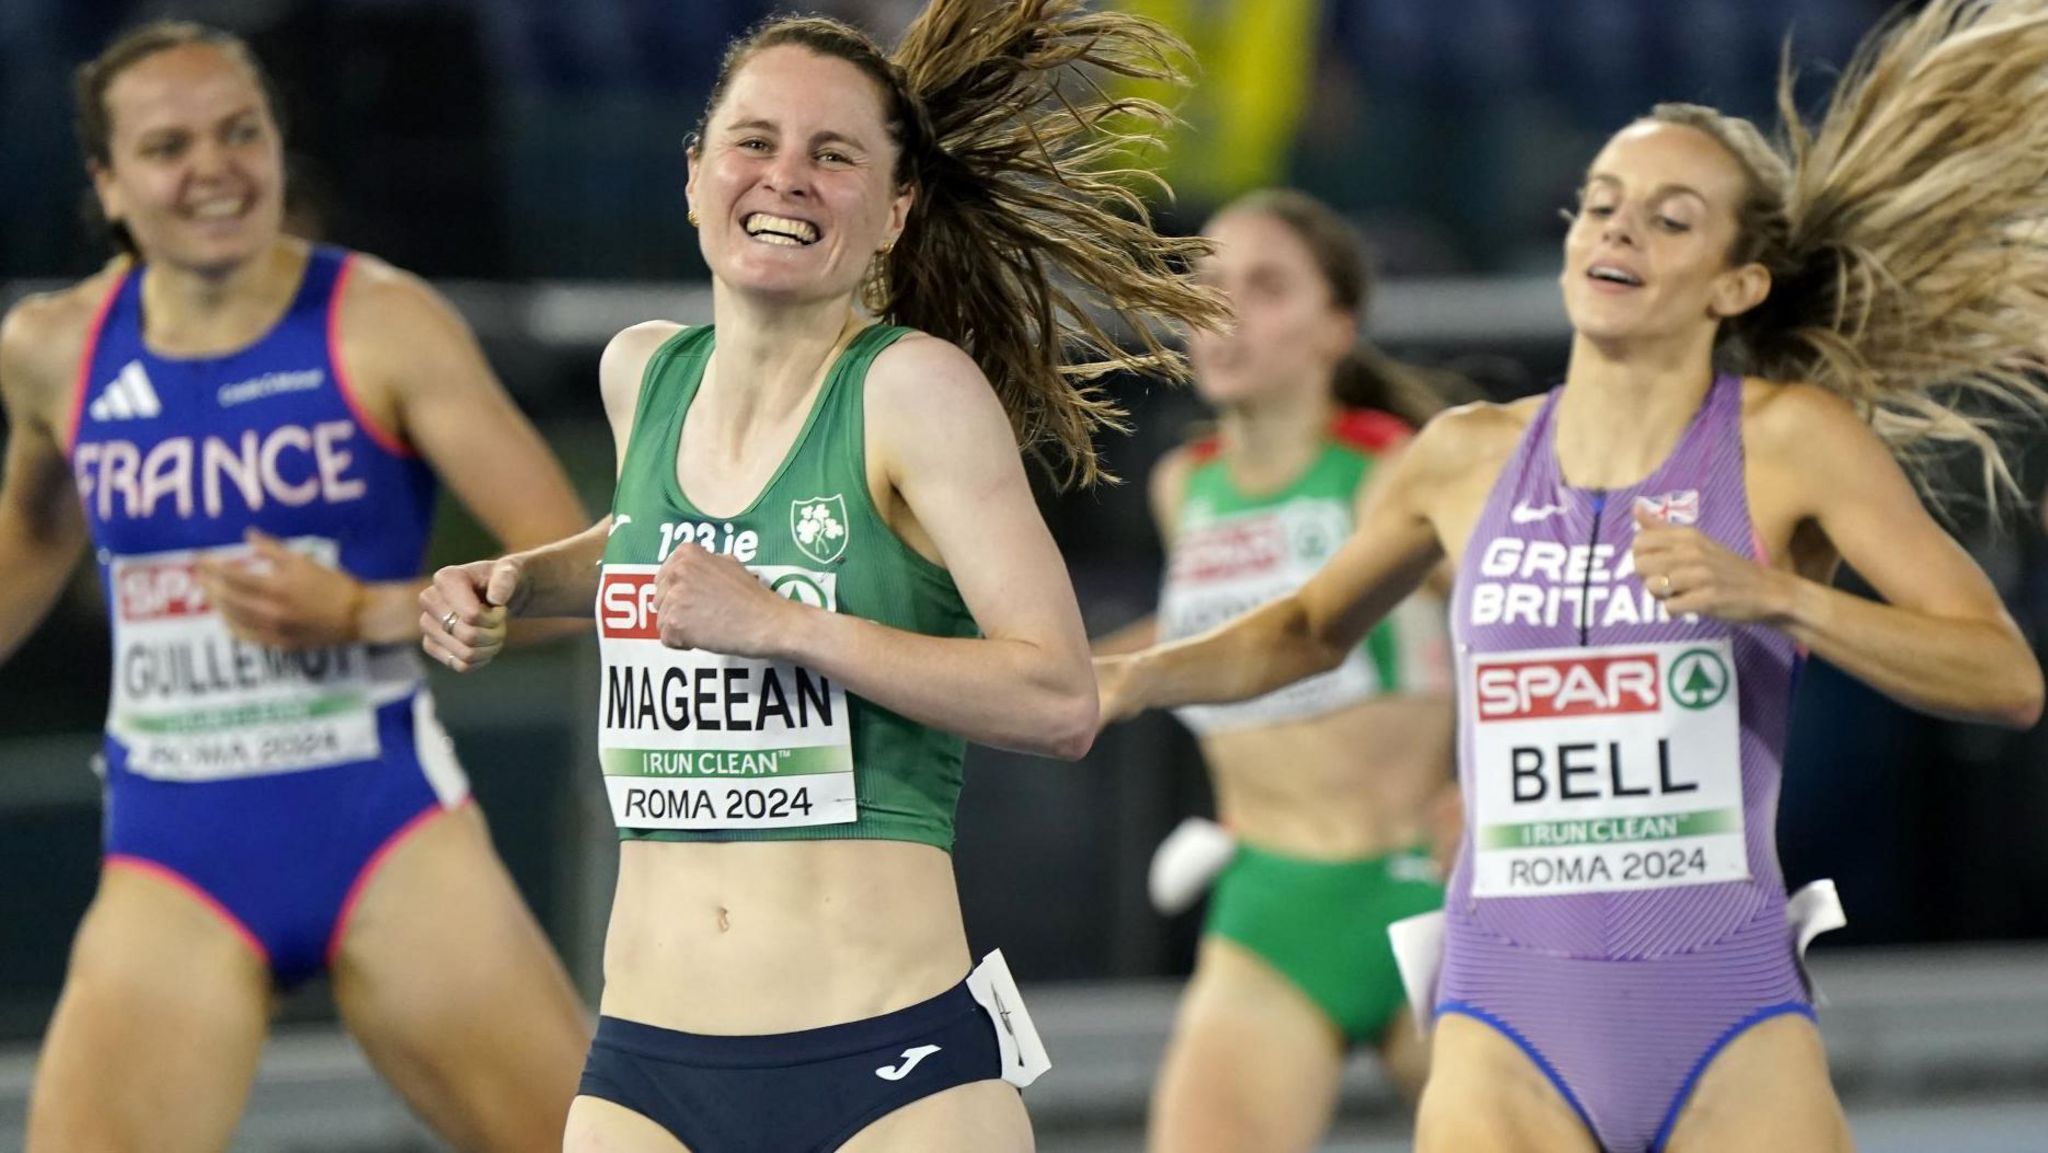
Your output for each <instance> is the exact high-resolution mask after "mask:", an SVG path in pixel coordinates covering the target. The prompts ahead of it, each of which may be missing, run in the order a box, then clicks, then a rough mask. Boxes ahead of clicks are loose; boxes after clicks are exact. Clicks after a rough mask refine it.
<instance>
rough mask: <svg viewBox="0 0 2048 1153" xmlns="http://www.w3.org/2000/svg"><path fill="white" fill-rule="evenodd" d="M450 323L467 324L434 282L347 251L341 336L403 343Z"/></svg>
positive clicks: (402, 345) (462, 327) (454, 325)
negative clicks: (347, 264)
mask: <svg viewBox="0 0 2048 1153" xmlns="http://www.w3.org/2000/svg"><path fill="white" fill-rule="evenodd" d="M451 327H452V328H454V329H455V330H457V331H462V332H467V330H468V328H469V325H468V324H467V323H466V322H465V321H464V320H463V319H462V317H461V314H459V313H457V312H456V311H455V306H454V305H452V304H450V303H448V299H447V298H446V297H444V296H442V295H441V293H440V292H439V291H437V290H436V289H435V288H434V286H433V285H430V284H428V283H427V282H426V281H425V280H424V279H422V278H420V277H419V276H416V275H414V274H413V273H410V272H407V271H406V270H404V269H402V268H399V267H398V266H396V265H394V264H391V263H389V262H388V261H384V260H380V259H378V258H377V257H374V256H370V255H368V254H367V253H361V252H358V253H354V254H352V255H351V256H350V258H349V273H348V280H347V282H346V283H345V284H343V286H342V298H341V336H342V337H343V338H344V339H348V338H351V337H355V338H358V339H363V338H368V339H372V340H374V341H375V342H376V343H378V344H380V345H385V346H390V347H397V348H406V347H407V346H408V345H409V344H410V343H411V342H412V341H413V340H415V339H417V338H418V337H419V336H421V335H423V334H429V333H432V332H434V331H435V330H440V331H442V332H444V333H445V332H446V331H447V330H449V329H450V328H451Z"/></svg>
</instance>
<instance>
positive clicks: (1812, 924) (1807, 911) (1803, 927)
mask: <svg viewBox="0 0 2048 1153" xmlns="http://www.w3.org/2000/svg"><path fill="white" fill-rule="evenodd" d="M1785 924H1786V926H1787V927H1788V928H1790V929H1791V930H1792V950H1793V953H1794V955H1795V957H1796V958H1797V960H1798V962H1799V979H1800V980H1802V981H1804V982H1806V995H1807V996H1809V997H1811V998H1813V1003H1814V1004H1816V1005H1825V1004H1827V998H1826V997H1824V996H1822V995H1821V991H1820V986H1819V985H1818V984H1816V983H1815V982H1814V979H1813V973H1812V971H1810V970H1809V969H1808V968H1807V967H1806V947H1807V946H1808V945H1811V944H1812V943H1813V939H1814V938H1815V937H1818V936H1820V935H1821V934H1822V933H1831V932H1833V931H1835V930H1836V929H1840V928H1843V927H1845V926H1847V925H1848V924H1849V914H1847V913H1845V912H1843V911H1842V895H1841V894H1840V893H1838V892H1836V891H1835V883H1834V882H1833V881H1832V880H1829V879H1828V878H1826V877H1822V878H1821V879H1820V880H1818V881H1810V882H1808V883H1806V884H1805V885H1802V886H1800V888H1799V891H1798V892H1796V893H1794V894H1792V896H1791V898H1790V899H1789V900H1787V901H1786V902H1785Z"/></svg>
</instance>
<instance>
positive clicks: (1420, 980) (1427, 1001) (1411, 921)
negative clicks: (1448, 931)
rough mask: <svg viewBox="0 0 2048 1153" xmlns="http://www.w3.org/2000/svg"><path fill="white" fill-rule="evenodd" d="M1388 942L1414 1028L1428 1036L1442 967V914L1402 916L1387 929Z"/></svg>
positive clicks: (1433, 912)
mask: <svg viewBox="0 0 2048 1153" xmlns="http://www.w3.org/2000/svg"><path fill="white" fill-rule="evenodd" d="M1387 943H1388V944H1389V945H1391V946H1393V949H1394V967H1395V968H1396V969H1398V970H1400V972H1401V988H1403V989H1405V990H1406V991H1407V993H1408V1012H1409V1013H1410V1014H1412V1015H1413V1016H1414V1018H1415V1028H1416V1030H1417V1031H1419V1032H1420V1033H1422V1034H1423V1035H1424V1036H1428V1035H1429V1022H1430V1020H1431V1018H1433V1017H1435V1016H1436V982H1437V977H1438V976H1439V975H1440V974H1441V973H1442V972H1443V967H1444V911H1443V910H1442V909H1434V910H1431V911H1430V912H1427V913H1417V914H1416V915H1415V916H1413V917H1403V918H1401V919H1400V920H1398V921H1395V922H1394V923H1393V924H1391V925H1388V926H1387Z"/></svg>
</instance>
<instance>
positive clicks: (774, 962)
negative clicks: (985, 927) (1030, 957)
mask: <svg viewBox="0 0 2048 1153" xmlns="http://www.w3.org/2000/svg"><path fill="white" fill-rule="evenodd" d="M604 968H605V989H604V997H603V1000H602V1011H603V1012H604V1014H605V1015H606V1016H610V1017H620V1018H624V1019H626V1020H631V1021H639V1022H642V1023H644V1024H649V1025H657V1026H660V1027H662V1028H665V1029H677V1030H681V1031H684V1032H689V1033H710V1034H728V1035H733V1034H762V1033H787V1032H794V1031H797V1030H801V1029H814V1028H818V1027H821V1026H825V1025H837V1024H842V1023H845V1022H848V1021H858V1020H861V1019H863V1018H867V1017H875V1016H880V1015H882V1014H885V1013H890V1012H894V1011H895V1010H898V1009H902V1008H905V1007H907V1006H910V1005H914V1004H917V1003H918V1002H920V1001H924V1000H928V999H930V998H931V997H934V996H936V995H938V994H939V993H942V992H944V991H945V990H947V989H948V988H951V987H952V986H953V985H956V984H958V983H959V982H960V980H961V978H962V977H964V976H966V974H967V969H968V954H967V935H966V932H965V930H964V929H963V927H962V925H961V920H960V901H959V897H958V894H957V893H956V891H955V888H954V883H953V862H952V858H951V857H950V856H948V855H947V854H946V853H945V852H943V851H942V850H940V849H937V848H933V847H932V846H929V845H920V844H913V843H909V842H903V841H878V840H842V841H749V842H723V843H696V844H686V843H674V842H659V841H628V842H625V843H623V844H621V845H620V846H619V882H618V889H617V892H616V894H615V896H614V898H613V904H612V917H611V929H610V932H609V933H608V934H607V936H606V941H605V958H604Z"/></svg>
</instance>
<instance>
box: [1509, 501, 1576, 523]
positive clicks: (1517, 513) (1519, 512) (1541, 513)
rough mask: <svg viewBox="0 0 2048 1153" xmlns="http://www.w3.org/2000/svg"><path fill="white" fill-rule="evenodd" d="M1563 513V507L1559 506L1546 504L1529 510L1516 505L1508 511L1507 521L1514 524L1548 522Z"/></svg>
mask: <svg viewBox="0 0 2048 1153" xmlns="http://www.w3.org/2000/svg"><path fill="white" fill-rule="evenodd" d="M1563 511H1564V506H1563V505H1561V504H1546V505H1544V506H1543V507H1541V508H1530V507H1529V506H1528V505H1526V504H1518V505H1516V506H1515V507H1513V508H1511V509H1509V510H1508V519H1509V520H1512V521H1514V522H1515V523H1516V524H1534V523H1535V522H1537V521H1539V520H1549V519H1550V518H1551V517H1553V516H1556V515H1557V514H1558V513H1561V512H1563Z"/></svg>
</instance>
